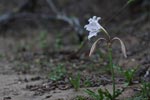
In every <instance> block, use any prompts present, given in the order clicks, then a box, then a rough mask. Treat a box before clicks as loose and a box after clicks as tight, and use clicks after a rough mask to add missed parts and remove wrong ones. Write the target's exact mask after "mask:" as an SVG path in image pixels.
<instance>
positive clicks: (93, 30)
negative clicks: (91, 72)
mask: <svg viewBox="0 0 150 100" xmlns="http://www.w3.org/2000/svg"><path fill="white" fill-rule="evenodd" d="M100 19H101V18H100V17H96V16H93V18H90V19H89V20H88V21H89V24H88V25H85V28H86V30H88V31H89V36H88V39H91V38H92V37H93V36H96V35H97V33H99V32H101V31H103V32H104V33H105V35H106V38H98V39H97V40H96V41H95V42H94V43H93V45H92V47H91V50H90V53H89V56H91V55H92V54H93V52H94V50H95V48H96V45H97V44H98V42H99V41H106V43H107V49H108V60H109V68H110V69H111V74H112V83H113V86H112V88H113V93H112V94H110V93H109V91H107V90H106V92H103V91H102V90H101V89H99V92H100V95H101V96H100V97H101V98H103V95H102V94H105V96H107V97H109V98H110V99H111V100H114V99H115V98H116V97H117V96H118V95H116V94H118V93H117V91H118V90H116V88H115V75H114V67H113V61H112V60H113V58H112V44H113V43H114V41H116V40H117V41H119V43H120V44H121V50H122V53H123V55H124V57H125V58H126V57H127V55H126V49H125V45H124V43H123V41H122V40H121V39H120V38H118V37H114V38H111V37H110V35H109V33H108V32H107V31H106V30H105V29H104V28H103V27H102V26H101V25H100V24H99V23H98V21H99V20H100ZM90 93H92V92H90ZM95 96H97V95H95ZM101 98H99V100H103V99H101Z"/></svg>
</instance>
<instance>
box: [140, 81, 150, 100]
mask: <svg viewBox="0 0 150 100" xmlns="http://www.w3.org/2000/svg"><path fill="white" fill-rule="evenodd" d="M141 95H142V97H143V98H145V99H147V100H149V99H150V82H144V83H142V85H141ZM145 99H144V100H145Z"/></svg>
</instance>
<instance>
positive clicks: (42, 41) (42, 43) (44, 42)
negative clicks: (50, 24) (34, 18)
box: [39, 31, 48, 50]
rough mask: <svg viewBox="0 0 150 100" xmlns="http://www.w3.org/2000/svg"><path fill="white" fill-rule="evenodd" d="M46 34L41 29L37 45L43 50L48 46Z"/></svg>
mask: <svg viewBox="0 0 150 100" xmlns="http://www.w3.org/2000/svg"><path fill="white" fill-rule="evenodd" d="M47 35H48V33H47V32H46V31H42V32H40V33H39V46H40V48H41V49H43V50H45V49H46V48H47V47H48V44H47Z"/></svg>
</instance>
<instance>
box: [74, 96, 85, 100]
mask: <svg viewBox="0 0 150 100" xmlns="http://www.w3.org/2000/svg"><path fill="white" fill-rule="evenodd" d="M73 100H87V99H86V98H85V97H83V96H76V97H75V98H74V99H73Z"/></svg>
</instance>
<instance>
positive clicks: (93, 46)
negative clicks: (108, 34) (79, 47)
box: [89, 38, 106, 56]
mask: <svg viewBox="0 0 150 100" xmlns="http://www.w3.org/2000/svg"><path fill="white" fill-rule="evenodd" d="M101 40H106V39H105V38H99V39H97V40H96V41H95V42H94V43H93V45H92V47H91V50H90V53H89V56H91V55H92V54H93V52H94V50H95V48H96V44H97V43H98V41H101Z"/></svg>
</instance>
